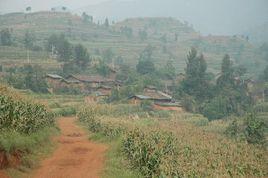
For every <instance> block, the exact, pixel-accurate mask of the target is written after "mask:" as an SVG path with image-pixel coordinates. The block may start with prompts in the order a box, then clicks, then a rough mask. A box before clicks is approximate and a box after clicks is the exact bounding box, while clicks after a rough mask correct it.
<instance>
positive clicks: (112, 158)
mask: <svg viewBox="0 0 268 178" xmlns="http://www.w3.org/2000/svg"><path fill="white" fill-rule="evenodd" d="M90 135H91V136H90V140H94V141H96V142H100V143H104V144H107V145H109V149H108V151H107V153H106V155H105V168H104V170H103V173H102V175H101V177H102V178H142V177H143V176H142V175H141V174H140V173H139V172H138V171H137V170H133V169H131V166H130V165H129V163H128V162H127V161H126V160H125V157H124V155H123V151H122V145H121V144H122V138H121V137H117V138H115V139H112V140H111V139H110V138H108V137H106V136H104V135H103V134H100V133H91V134H90Z"/></svg>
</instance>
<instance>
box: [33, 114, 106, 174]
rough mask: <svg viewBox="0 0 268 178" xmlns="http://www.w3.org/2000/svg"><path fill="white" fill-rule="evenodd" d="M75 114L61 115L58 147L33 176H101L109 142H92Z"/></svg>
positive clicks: (57, 139)
mask: <svg viewBox="0 0 268 178" xmlns="http://www.w3.org/2000/svg"><path fill="white" fill-rule="evenodd" d="M74 121H75V119H74V118H61V119H59V127H60V129H61V132H62V133H61V135H60V136H59V137H57V138H56V141H57V142H58V147H57V149H56V150H55V152H54V153H53V155H52V156H51V157H49V158H47V159H45V160H44V161H43V162H42V163H41V166H40V168H38V169H37V170H36V171H34V173H33V175H32V176H30V177H32V178H98V177H100V176H99V174H100V171H101V170H102V168H103V165H104V153H105V151H106V150H107V146H105V145H102V144H96V143H92V142H90V141H89V140H88V136H87V134H86V132H85V131H83V130H82V129H81V128H79V127H78V126H76V125H75V123H74Z"/></svg>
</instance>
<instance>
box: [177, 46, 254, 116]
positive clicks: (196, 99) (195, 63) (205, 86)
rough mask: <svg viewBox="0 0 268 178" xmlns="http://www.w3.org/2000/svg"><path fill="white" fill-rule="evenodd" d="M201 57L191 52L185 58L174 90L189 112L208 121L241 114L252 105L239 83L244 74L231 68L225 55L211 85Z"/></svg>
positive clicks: (195, 52) (231, 65) (238, 68)
mask: <svg viewBox="0 0 268 178" xmlns="http://www.w3.org/2000/svg"><path fill="white" fill-rule="evenodd" d="M206 70H207V64H206V61H205V59H204V56H203V55H202V54H201V55H198V54H197V50H196V49H194V48H193V49H192V50H191V51H190V53H189V55H188V57H187V67H186V73H185V79H184V80H183V82H182V84H181V85H180V87H179V88H178V92H179V96H180V97H181V98H184V102H185V103H184V104H185V105H186V106H187V107H186V108H187V109H188V110H190V111H195V112H201V113H202V114H204V115H205V116H206V117H208V118H209V119H210V120H212V119H220V118H223V117H226V116H229V115H231V114H243V113H244V112H245V111H246V110H247V109H248V108H249V107H250V106H251V104H252V100H251V98H250V96H249V94H248V91H247V83H246V82H244V81H243V80H242V76H243V75H244V74H245V72H246V70H245V69H244V68H241V67H235V66H233V63H232V61H231V59H230V56H229V55H225V56H224V58H223V60H222V67H221V73H220V74H219V76H218V77H217V78H216V84H214V83H213V82H212V81H211V79H210V77H209V75H208V73H207V71H206Z"/></svg>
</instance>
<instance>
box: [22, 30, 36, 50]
mask: <svg viewBox="0 0 268 178" xmlns="http://www.w3.org/2000/svg"><path fill="white" fill-rule="evenodd" d="M34 41H35V36H34V34H33V33H31V32H29V31H27V32H26V33H25V35H24V46H25V48H27V49H31V48H33V46H34Z"/></svg>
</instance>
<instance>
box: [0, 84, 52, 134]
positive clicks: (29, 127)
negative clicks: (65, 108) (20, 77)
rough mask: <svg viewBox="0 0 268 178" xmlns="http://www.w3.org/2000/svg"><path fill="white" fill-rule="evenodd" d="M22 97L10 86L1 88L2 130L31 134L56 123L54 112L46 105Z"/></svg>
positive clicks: (0, 112)
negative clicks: (9, 87)
mask: <svg viewBox="0 0 268 178" xmlns="http://www.w3.org/2000/svg"><path fill="white" fill-rule="evenodd" d="M20 97H21V96H19V95H18V94H17V93H15V92H10V91H9V89H8V88H5V87H1V88H0V130H3V129H8V130H13V131H17V132H20V133H24V134H31V133H34V132H36V131H38V130H39V129H41V128H44V127H48V126H51V125H54V114H52V113H50V112H48V111H47V110H46V107H45V106H44V105H41V104H38V103H33V102H32V101H31V100H27V99H26V98H20Z"/></svg>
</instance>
